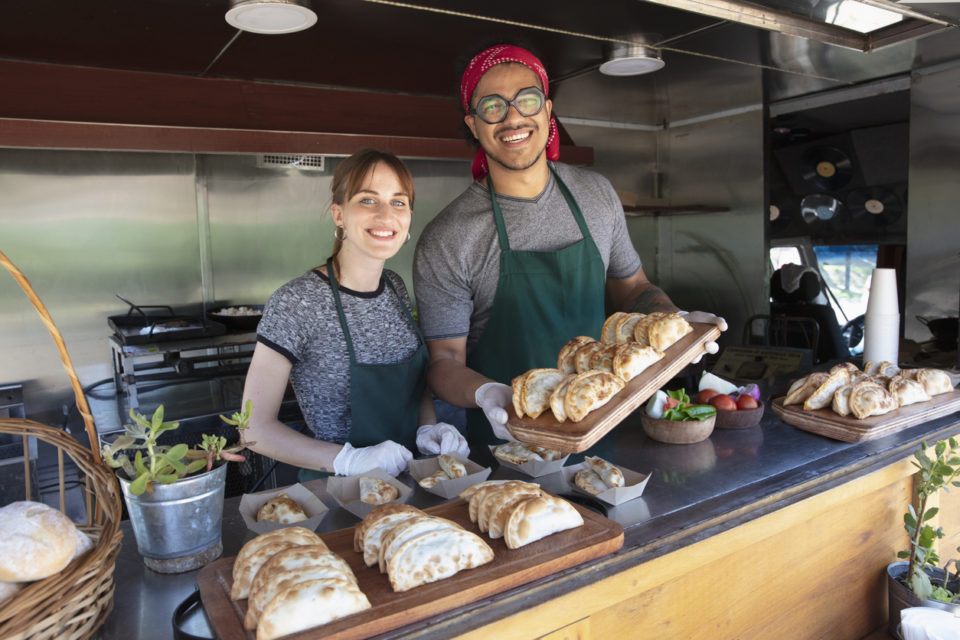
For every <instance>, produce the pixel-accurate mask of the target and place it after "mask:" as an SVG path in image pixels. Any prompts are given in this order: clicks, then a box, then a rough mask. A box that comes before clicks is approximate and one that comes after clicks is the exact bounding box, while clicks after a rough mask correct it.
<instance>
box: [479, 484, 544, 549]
mask: <svg viewBox="0 0 960 640" xmlns="http://www.w3.org/2000/svg"><path fill="white" fill-rule="evenodd" d="M541 494H542V491H540V487H539V486H536V485H531V484H529V483H522V484H505V485H500V486H499V487H497V488H496V489H494V490H492V491H489V492H487V494H486V495H485V496H484V497H483V499H482V500H481V501H480V503H479V505H478V506H477V527H478V528H479V529H480V531H482V532H484V533H489V532H490V521H491V520H492V519H493V517H494V515H495V514H496V513H497V511H498V510H500V509H502V508H504V503H505V502H509V501H510V500H511V498H514V497H516V496H539V495H541ZM490 537H491V538H492V537H494V536H490Z"/></svg>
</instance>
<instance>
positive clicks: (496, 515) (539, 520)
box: [460, 480, 583, 549]
mask: <svg viewBox="0 0 960 640" xmlns="http://www.w3.org/2000/svg"><path fill="white" fill-rule="evenodd" d="M460 497H461V498H463V499H464V500H467V501H468V503H469V514H470V521H471V522H476V523H477V526H478V527H480V531H482V532H484V533H486V534H487V535H489V536H490V538H491V539H496V538H500V537H503V538H504V542H506V545H507V548H508V549H518V548H520V547H522V546H524V545H527V544H530V543H531V542H534V541H536V540H540V539H541V538H545V537H547V536H549V535H551V534H553V533H557V532H559V531H566V530H567V529H573V528H574V527H579V526H581V525H582V524H583V516H581V515H580V512H579V511H577V510H576V509H575V508H574V507H573V506H572V505H571V504H570V503H569V502H567V501H566V500H563V499H561V498H557V497H554V496H551V495H549V494H546V493H544V492H543V491H542V490H541V489H540V486H539V485H537V484H534V483H532V482H520V481H514V480H511V481H507V482H498V481H489V482H479V483H477V484H475V485H473V486H470V487H468V488H467V489H464V490H463V491H462V492H461V493H460Z"/></svg>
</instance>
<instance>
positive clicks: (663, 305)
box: [625, 282, 679, 313]
mask: <svg viewBox="0 0 960 640" xmlns="http://www.w3.org/2000/svg"><path fill="white" fill-rule="evenodd" d="M625 310H626V311H630V312H633V313H652V312H654V311H666V312H673V311H678V310H679V307H677V305H675V304H673V301H671V300H670V297H669V296H668V295H667V294H666V293H665V292H664V290H663V289H661V288H660V287H658V286H656V285H655V284H651V283H649V282H648V283H646V284H645V285H644V286H643V288H642V289H640V291H639V293H638V294H637V295H635V296H634V297H633V299H632V300H630V302H629V303H628V304H627V309H625Z"/></svg>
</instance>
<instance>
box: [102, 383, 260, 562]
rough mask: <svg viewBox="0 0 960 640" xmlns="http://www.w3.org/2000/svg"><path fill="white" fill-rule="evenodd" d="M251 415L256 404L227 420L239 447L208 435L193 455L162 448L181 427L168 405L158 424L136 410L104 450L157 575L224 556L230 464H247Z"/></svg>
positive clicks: (142, 548)
mask: <svg viewBox="0 0 960 640" xmlns="http://www.w3.org/2000/svg"><path fill="white" fill-rule="evenodd" d="M250 411H251V404H250V402H249V401H248V402H247V405H246V407H245V408H244V411H243V413H234V414H233V416H232V417H230V418H227V417H225V416H222V415H221V416H220V418H221V420H223V421H224V422H226V423H227V424H230V425H233V426H235V427H236V428H237V430H238V431H239V432H240V438H241V441H240V443H239V444H236V445H231V446H227V439H226V438H225V437H224V436H211V435H207V434H203V436H202V438H203V440H202V443H201V444H200V445H199V447H198V448H196V449H191V448H189V447H188V446H187V445H186V444H183V443H178V444H173V445H164V444H160V443H159V439H160V436H161V435H163V434H164V433H167V432H170V431H174V430H176V429H177V428H179V426H180V423H179V422H165V421H164V412H163V405H160V406H159V407H157V410H156V411H155V412H154V413H153V416H151V417H150V418H147V417H145V416H142V415H140V414H138V413H136V412H134V411H133V410H132V409H131V411H130V417H131V419H132V422H131V423H130V424H127V425H124V433H123V434H121V435H120V436H118V437H117V438H116V439H115V440H113V442H111V443H109V444H106V445H104V447H103V448H102V453H103V460H104V462H106V464H108V465H109V466H110V467H112V468H114V469H116V473H117V478H118V479H119V481H120V487H121V489H122V490H123V497H124V501H125V503H126V506H127V512H128V513H129V515H130V524H131V526H132V527H133V533H134V537H135V538H136V540H137V549H138V551H139V552H140V555H141V556H142V557H143V561H144V564H146V565H147V566H148V567H150V568H151V569H153V570H154V571H158V572H160V573H180V572H183V571H190V570H192V569H196V568H199V567H202V566H203V565H205V564H206V563H208V562H210V561H211V560H214V559H216V558H218V557H219V556H220V554H221V552H222V551H223V544H222V542H221V540H220V533H221V522H222V515H223V496H224V489H225V486H226V470H227V467H226V462H227V461H243V460H244V457H243V456H242V455H240V454H239V451H240V450H242V449H243V448H244V447H245V446H246V444H248V443H244V442H243V430H244V429H246V428H247V423H248V421H249V419H250ZM131 456H132V457H131Z"/></svg>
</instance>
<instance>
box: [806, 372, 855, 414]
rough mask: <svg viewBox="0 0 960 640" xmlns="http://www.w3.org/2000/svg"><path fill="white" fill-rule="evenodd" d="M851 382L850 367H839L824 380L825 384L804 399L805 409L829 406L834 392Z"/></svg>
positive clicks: (810, 409) (812, 409)
mask: <svg viewBox="0 0 960 640" xmlns="http://www.w3.org/2000/svg"><path fill="white" fill-rule="evenodd" d="M849 382H850V370H849V369H839V370H837V371H835V372H834V373H831V374H829V375H828V376H827V379H826V380H824V381H823V384H821V385H820V386H819V387H817V388H816V389H815V390H814V392H813V393H811V394H810V397H808V398H807V399H806V400H804V401H803V408H804V410H805V411H815V410H817V409H823V408H825V407H829V406H830V403H831V401H833V392H834V391H836V390H837V389H839V388H840V387H842V386H843V385H845V384H848V383H849Z"/></svg>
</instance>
